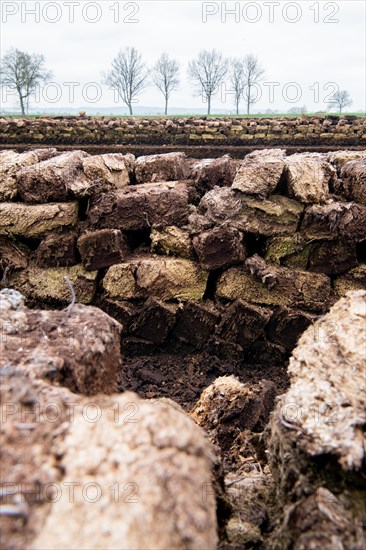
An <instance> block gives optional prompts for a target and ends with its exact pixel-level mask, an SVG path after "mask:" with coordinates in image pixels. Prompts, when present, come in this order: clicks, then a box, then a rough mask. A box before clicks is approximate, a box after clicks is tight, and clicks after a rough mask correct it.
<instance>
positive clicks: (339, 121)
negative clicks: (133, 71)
mask: <svg viewBox="0 0 366 550" xmlns="http://www.w3.org/2000/svg"><path fill="white" fill-rule="evenodd" d="M0 143H4V144H6V145H9V144H38V145H47V144H50V143H52V144H53V145H73V146H74V145H77V146H78V147H82V146H87V145H98V146H99V145H101V144H102V145H125V146H126V145H129V146H133V145H146V146H147V145H149V146H154V145H155V146H158V145H162V146H164V145H165V146H167V145H168V146H172V145H174V146H178V147H179V146H189V145H192V146H196V145H209V146H212V145H216V146H220V147H225V146H232V145H235V146H236V145H241V146H250V147H253V146H266V147H273V146H295V147H296V146H305V147H307V146H317V147H323V146H327V147H334V148H335V149H336V148H337V147H338V146H339V147H345V146H346V147H357V146H364V145H366V118H365V117H361V116H359V117H358V116H347V115H344V116H334V115H314V116H298V117H276V118H266V117H263V118H243V117H236V118H234V117H220V118H217V119H215V120H212V119H210V118H208V117H206V116H202V117H199V118H197V117H187V118H184V117H180V118H168V119H167V118H166V117H163V118H161V117H160V118H159V117H157V118H141V117H139V118H121V117H118V118H110V117H89V116H85V117H73V116H65V117H63V116H59V117H47V116H45V117H37V118H9V117H7V118H4V117H3V118H1V117H0Z"/></svg>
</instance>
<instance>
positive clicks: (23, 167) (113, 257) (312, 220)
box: [0, 149, 366, 364]
mask: <svg viewBox="0 0 366 550" xmlns="http://www.w3.org/2000/svg"><path fill="white" fill-rule="evenodd" d="M0 200H1V202H0V279H1V282H2V286H7V287H12V288H15V289H16V290H19V291H20V292H22V293H23V294H24V295H25V296H26V297H27V299H28V303H29V304H30V305H35V306H42V307H64V306H65V305H67V304H68V302H69V301H70V290H69V286H68V284H67V282H66V281H65V277H66V278H67V279H68V281H69V282H71V285H72V286H73V288H74V291H75V294H76V300H77V301H78V302H81V303H86V304H93V305H97V306H98V307H100V308H101V309H103V310H104V311H106V312H107V313H109V314H110V315H112V316H113V317H114V318H116V319H117V320H118V321H119V322H120V323H121V324H122V333H121V339H122V351H123V353H124V354H126V355H131V354H132V355H135V354H139V355H146V354H154V353H161V352H165V353H196V352H201V351H205V352H207V353H210V354H213V355H218V356H221V357H224V358H240V359H243V360H244V361H245V362H246V363H248V364H283V362H284V361H285V360H286V358H287V357H288V355H289V353H290V351H291V350H292V349H293V347H294V345H295V344H296V342H297V339H298V337H299V336H300V334H301V333H302V332H303V331H304V330H305V329H306V327H308V326H309V325H310V324H311V323H313V321H314V320H315V319H317V318H318V317H319V316H320V315H322V314H324V313H325V312H326V311H328V309H329V307H330V306H331V305H332V304H333V303H334V302H335V301H336V300H337V299H338V298H339V297H340V296H343V295H344V294H345V292H347V291H348V290H352V289H355V290H356V289H360V288H365V287H366V251H365V239H366V153H365V152H357V151H337V152H334V153H329V154H321V153H302V154H295V155H291V156H287V157H286V155H285V152H284V151H283V150H281V149H267V150H260V151H254V152H253V153H251V154H249V155H247V156H246V157H245V159H244V160H243V161H241V162H238V161H234V160H232V159H230V157H229V156H228V155H225V156H223V157H221V158H219V159H204V160H200V161H195V160H193V159H189V158H187V157H186V156H185V155H184V154H183V153H169V154H164V155H150V156H147V157H139V158H138V159H135V157H134V156H133V155H122V154H117V153H116V154H103V155H96V156H91V155H88V154H87V153H85V152H82V151H73V152H67V153H63V154H59V153H57V152H56V151H55V150H53V149H36V150H34V151H31V152H26V153H22V154H19V153H15V152H13V151H4V152H1V153H0ZM333 329H334V327H333ZM330 330H332V328H330Z"/></svg>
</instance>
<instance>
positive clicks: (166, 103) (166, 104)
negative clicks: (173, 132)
mask: <svg viewBox="0 0 366 550" xmlns="http://www.w3.org/2000/svg"><path fill="white" fill-rule="evenodd" d="M165 114H166V115H167V114H168V97H166V98H165Z"/></svg>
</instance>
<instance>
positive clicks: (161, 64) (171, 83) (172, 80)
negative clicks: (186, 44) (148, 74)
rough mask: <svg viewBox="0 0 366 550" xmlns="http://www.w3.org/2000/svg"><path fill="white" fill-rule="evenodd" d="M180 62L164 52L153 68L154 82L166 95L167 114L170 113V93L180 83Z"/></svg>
mask: <svg viewBox="0 0 366 550" xmlns="http://www.w3.org/2000/svg"><path fill="white" fill-rule="evenodd" d="M178 75H179V63H178V62H177V61H175V60H174V59H169V56H168V55H167V54H166V53H163V54H162V55H161V56H160V58H159V59H158V60H157V62H156V64H155V65H154V68H153V70H152V78H153V81H154V84H155V86H156V87H157V88H159V90H160V91H161V93H162V94H163V96H164V99H165V111H164V112H165V114H166V115H167V114H168V101H169V97H170V94H171V92H172V91H173V90H176V89H177V88H178V85H179V77H178Z"/></svg>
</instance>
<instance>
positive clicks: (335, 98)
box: [329, 90, 353, 113]
mask: <svg viewBox="0 0 366 550" xmlns="http://www.w3.org/2000/svg"><path fill="white" fill-rule="evenodd" d="M352 103H353V101H352V99H351V96H350V95H349V93H348V92H347V91H346V90H342V91H338V92H336V93H335V94H334V95H332V97H331V98H330V102H329V109H331V108H332V107H333V108H336V109H337V110H338V112H339V113H341V112H342V111H343V109H344V108H345V107H350V106H351V105H352Z"/></svg>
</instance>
